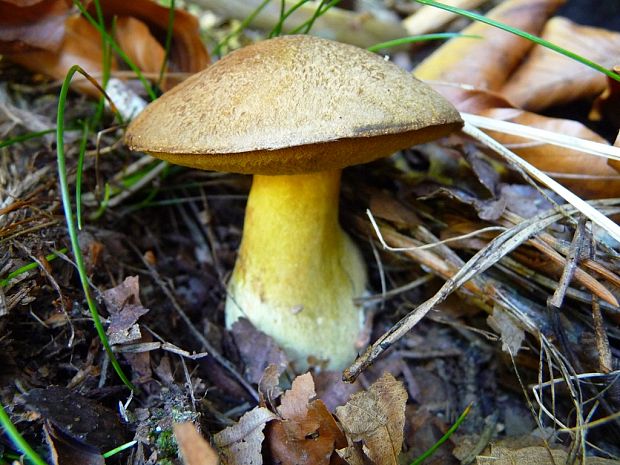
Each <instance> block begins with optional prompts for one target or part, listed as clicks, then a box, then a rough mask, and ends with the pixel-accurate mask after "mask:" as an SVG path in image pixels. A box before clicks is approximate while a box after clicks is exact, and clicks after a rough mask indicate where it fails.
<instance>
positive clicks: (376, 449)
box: [336, 373, 407, 465]
mask: <svg viewBox="0 0 620 465" xmlns="http://www.w3.org/2000/svg"><path fill="white" fill-rule="evenodd" d="M406 402H407V391H406V390H405V388H404V386H403V384H402V383H401V382H400V381H397V380H396V379H395V378H394V377H393V376H392V375H390V374H389V373H386V374H384V375H383V376H382V377H381V378H379V379H378V380H377V381H376V382H375V383H373V384H372V385H371V386H370V388H369V389H368V391H366V392H360V393H357V394H354V395H353V396H352V397H351V399H350V400H349V402H347V403H346V405H344V406H343V407H338V408H337V409H336V416H337V417H338V419H339V420H340V423H341V424H342V428H343V429H344V431H345V433H346V434H347V436H349V437H350V438H351V439H352V440H353V441H362V442H363V444H364V452H365V453H366V455H368V457H369V458H370V459H371V460H372V461H373V462H374V463H375V464H376V465H388V464H389V465H394V464H397V463H398V455H399V454H400V451H401V448H402V446H403V428H404V425H405V403H406Z"/></svg>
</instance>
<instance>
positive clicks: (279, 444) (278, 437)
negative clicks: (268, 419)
mask: <svg viewBox="0 0 620 465" xmlns="http://www.w3.org/2000/svg"><path fill="white" fill-rule="evenodd" d="M315 397H316V393H315V390H314V381H313V380H312V375H310V373H306V374H304V375H301V376H298V377H297V378H295V380H294V381H293V385H292V387H291V389H290V390H289V391H286V393H285V394H284V396H283V398H282V403H281V405H280V408H279V409H278V413H279V414H280V416H281V420H280V421H275V422H273V423H271V425H270V428H269V448H270V451H271V455H272V457H273V458H274V460H275V461H276V462H277V463H281V464H283V465H304V464H306V465H327V464H329V463H333V461H332V458H334V459H336V458H337V456H336V455H334V449H335V448H342V447H344V446H345V445H346V439H345V437H344V435H343V434H342V431H341V430H340V428H339V427H338V425H337V424H336V421H335V420H334V417H333V416H332V415H331V414H330V413H329V411H328V410H327V407H326V406H325V404H324V403H323V402H322V401H321V400H312V399H314V398H315ZM332 456H333V457H332Z"/></svg>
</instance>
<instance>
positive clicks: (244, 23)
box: [213, 0, 271, 56]
mask: <svg viewBox="0 0 620 465" xmlns="http://www.w3.org/2000/svg"><path fill="white" fill-rule="evenodd" d="M270 2H271V0H263V1H262V2H261V3H260V5H258V6H257V7H256V9H255V10H254V11H253V12H252V13H251V14H250V15H248V17H247V18H245V19H244V20H243V21H242V22H241V24H239V27H237V28H236V29H235V30H234V31H232V32H231V33H230V34H228V35H227V36H226V37H224V38H223V39H222V41H221V42H220V43H219V44H217V46H216V47H215V49H213V54H214V55H217V56H220V55H221V54H222V48H224V47H225V46H226V45H227V44H228V42H230V40H231V39H233V38H235V37H237V36H238V35H239V34H241V33H242V32H243V30H244V29H245V28H246V27H248V26H249V25H250V24H252V21H254V18H256V17H257V16H258V15H259V14H260V12H261V11H263V9H264V8H265V7H266V6H267V5H268V4H269V3H270Z"/></svg>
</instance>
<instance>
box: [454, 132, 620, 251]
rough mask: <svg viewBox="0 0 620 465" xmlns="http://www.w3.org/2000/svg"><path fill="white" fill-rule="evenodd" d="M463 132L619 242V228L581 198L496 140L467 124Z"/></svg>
mask: <svg viewBox="0 0 620 465" xmlns="http://www.w3.org/2000/svg"><path fill="white" fill-rule="evenodd" d="M463 132H465V133H466V134H469V135H470V136H472V137H474V138H475V139H477V140H479V141H480V142H482V143H484V144H485V145H486V146H487V147H489V148H490V149H492V150H493V151H495V152H497V153H498V154H499V155H501V156H502V157H503V158H504V159H506V160H507V161H508V162H509V163H510V164H511V165H513V166H516V167H518V168H519V170H523V171H525V172H526V173H527V174H528V175H529V176H531V177H532V178H534V179H536V180H538V181H539V182H541V183H543V184H544V185H545V186H547V187H548V188H549V189H551V190H553V191H554V192H555V193H556V194H558V195H559V196H560V197H562V198H563V199H564V200H566V201H567V202H568V203H570V204H571V205H573V206H574V207H575V208H577V209H578V210H579V211H580V212H581V213H582V214H583V215H584V216H586V217H588V218H589V219H590V220H592V221H593V222H594V223H596V224H598V225H599V226H600V227H601V228H603V229H604V230H605V231H607V232H608V233H609V235H610V236H611V237H613V238H614V239H615V240H617V241H619V242H620V226H618V225H617V224H616V223H614V222H613V221H612V220H610V219H609V218H607V217H606V216H605V215H603V214H602V213H601V212H600V211H598V210H597V209H595V208H593V207H592V206H591V205H589V204H588V203H587V202H585V201H584V200H582V199H581V198H579V197H577V196H576V195H575V194H573V193H572V192H571V191H569V190H568V189H566V188H565V187H564V186H562V185H560V184H558V183H557V182H556V181H554V180H553V179H551V178H550V177H549V176H547V175H546V174H545V173H543V172H542V171H540V170H539V169H538V168H536V167H534V166H532V165H531V164H529V163H528V162H526V161H525V160H523V159H522V158H520V157H518V156H517V155H515V154H514V153H512V152H511V151H510V150H508V149H507V148H506V147H504V146H503V145H501V144H500V143H498V142H497V141H496V140H494V139H492V138H491V137H489V136H487V135H486V134H485V133H483V132H482V131H480V130H479V129H478V128H476V127H474V126H472V125H471V124H470V123H469V122H466V123H465V126H464V127H463Z"/></svg>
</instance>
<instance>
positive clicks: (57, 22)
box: [0, 0, 72, 54]
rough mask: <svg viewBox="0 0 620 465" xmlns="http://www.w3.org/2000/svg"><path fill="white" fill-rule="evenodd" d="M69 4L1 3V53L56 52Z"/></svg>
mask: <svg viewBox="0 0 620 465" xmlns="http://www.w3.org/2000/svg"><path fill="white" fill-rule="evenodd" d="M71 3H72V2H71V0H2V1H0V53H2V54H7V53H20V52H25V51H28V50H33V49H46V50H58V48H59V47H60V45H61V44H62V40H63V35H64V26H63V25H64V22H65V19H66V18H67V16H68V14H69V9H70V7H71Z"/></svg>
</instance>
